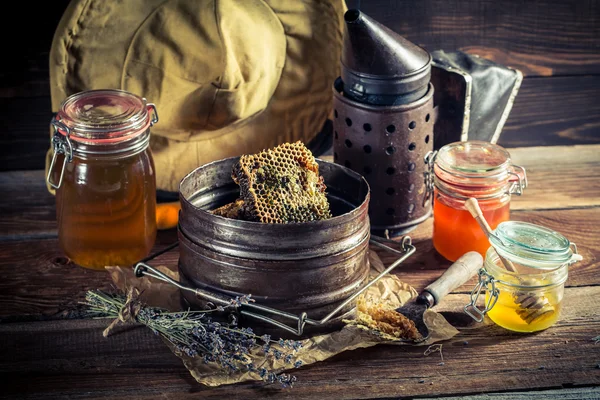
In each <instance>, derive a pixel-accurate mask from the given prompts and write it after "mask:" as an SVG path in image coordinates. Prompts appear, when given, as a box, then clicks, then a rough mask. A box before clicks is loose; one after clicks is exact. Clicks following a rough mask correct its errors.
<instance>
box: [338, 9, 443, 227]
mask: <svg viewBox="0 0 600 400" xmlns="http://www.w3.org/2000/svg"><path fill="white" fill-rule="evenodd" d="M344 19H345V21H346V31H345V36H344V43H343V50H342V60H341V61H342V66H341V67H342V68H341V77H339V78H338V79H337V80H336V81H335V83H334V121H333V127H334V141H333V142H334V144H333V149H334V160H335V162H336V163H338V164H341V165H345V166H346V167H348V168H351V169H353V170H354V171H356V172H358V173H360V174H361V175H363V176H364V177H365V178H366V179H367V181H368V183H369V185H370V187H371V205H370V209H369V218H370V220H371V228H372V231H374V232H375V233H376V234H379V235H386V236H397V235H400V234H403V233H405V232H407V231H409V230H411V229H412V228H414V227H415V226H416V225H418V224H419V223H421V222H423V221H424V220H426V219H427V218H428V217H429V216H430V215H431V193H430V191H429V190H428V185H427V184H426V181H427V180H428V176H429V175H428V171H429V167H428V158H429V156H428V155H429V154H431V152H432V150H433V126H434V122H435V119H436V118H435V117H436V115H435V114H436V109H434V103H433V90H434V89H433V85H432V84H431V83H430V78H431V60H432V59H431V55H430V54H429V53H428V52H427V51H426V50H425V49H423V48H421V47H419V46H417V45H415V44H413V43H411V42H409V41H408V40H406V39H404V38H403V37H401V36H400V35H398V34H396V33H395V32H393V31H392V30H390V29H388V28H386V27H385V26H383V25H381V24H379V23H378V22H376V21H375V20H373V19H371V18H369V17H368V16H366V15H365V14H363V13H361V12H360V11H358V10H349V11H347V12H346V14H345V15H344Z"/></svg>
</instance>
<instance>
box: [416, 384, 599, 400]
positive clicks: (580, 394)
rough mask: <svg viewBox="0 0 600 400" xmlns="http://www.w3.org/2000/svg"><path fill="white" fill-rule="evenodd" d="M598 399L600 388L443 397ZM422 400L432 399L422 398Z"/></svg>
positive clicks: (468, 399)
mask: <svg viewBox="0 0 600 400" xmlns="http://www.w3.org/2000/svg"><path fill="white" fill-rule="evenodd" d="M598 398H600V387H598V386H596V387H591V388H588V387H583V388H575V389H560V390H541V391H537V390H536V391H533V392H509V393H486V394H478V395H473V396H460V397H454V396H453V397H444V400H529V399H534V400H537V399H546V400H597V399H598ZM423 399H424V400H428V399H432V397H423Z"/></svg>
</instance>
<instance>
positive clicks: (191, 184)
mask: <svg viewBox="0 0 600 400" xmlns="http://www.w3.org/2000/svg"><path fill="white" fill-rule="evenodd" d="M237 160H238V158H230V159H226V160H221V161H217V162H214V163H211V164H207V165H205V166H202V167H200V168H198V169H196V170H194V171H193V172H191V173H190V174H189V175H187V176H186V177H185V178H184V179H183V180H182V181H181V185H180V199H181V207H182V208H181V214H180V220H179V242H180V244H179V247H180V259H179V272H180V280H181V281H182V282H183V283H185V284H187V285H188V286H192V287H195V288H201V289H204V290H206V291H209V292H212V293H216V294H220V295H226V296H232V297H235V296H242V295H244V294H248V293H251V294H252V298H254V299H255V300H256V303H257V304H261V305H265V306H268V307H273V308H277V309H279V310H282V311H287V312H291V313H295V314H298V313H299V312H300V311H306V312H307V313H308V314H309V316H310V317H311V318H313V319H314V318H320V317H322V316H325V315H327V314H328V313H329V312H331V311H332V310H334V309H335V308H336V307H337V306H338V305H340V304H341V303H342V302H343V301H344V300H346V299H347V298H348V297H350V296H351V295H352V294H354V293H355V292H356V291H357V290H358V289H360V287H361V286H363V284H364V283H365V281H366V279H367V276H368V271H369V261H368V245H369V238H370V233H369V217H368V206H369V186H368V184H367V182H366V181H365V180H364V178H362V177H361V176H360V175H359V174H356V173H354V172H353V171H350V170H348V169H346V168H344V167H341V166H339V165H336V164H333V163H328V162H324V161H319V172H320V174H321V175H322V176H323V177H324V179H325V183H326V185H327V193H328V199H329V202H330V205H331V210H332V212H333V214H334V217H333V218H331V219H328V220H323V221H313V222H308V223H291V224H263V223H259V222H249V221H240V220H234V219H229V218H224V217H220V216H216V215H213V214H211V213H209V212H207V211H206V210H212V209H215V208H217V207H219V206H222V205H224V204H227V203H229V202H232V201H234V200H235V199H236V198H237V197H238V196H239V187H238V186H237V185H236V184H235V183H234V182H233V180H232V179H231V170H232V167H233V165H234V163H235V162H236V161H237ZM182 293H183V295H184V297H185V299H186V300H187V301H188V302H189V303H190V304H191V305H193V306H197V307H202V306H204V305H205V304H204V303H203V301H201V300H200V299H198V298H197V297H195V296H194V295H193V293H190V292H185V291H184V292H182ZM352 309H353V305H352V304H349V305H348V306H347V307H346V308H345V309H344V310H343V311H342V313H341V315H340V316H338V317H337V318H334V319H332V320H330V321H329V322H328V323H327V324H326V325H325V326H322V327H319V328H320V329H319V331H321V330H331V329H335V328H336V327H338V326H339V325H340V322H341V320H342V319H343V318H347V317H348V316H349V314H350V313H351V311H352ZM316 329H317V328H315V327H310V328H308V327H307V333H312V332H315V330H316Z"/></svg>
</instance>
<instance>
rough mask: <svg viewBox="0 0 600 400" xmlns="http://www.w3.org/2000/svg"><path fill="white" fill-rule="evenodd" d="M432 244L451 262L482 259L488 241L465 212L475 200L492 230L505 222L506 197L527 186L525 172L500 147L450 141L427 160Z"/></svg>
mask: <svg viewBox="0 0 600 400" xmlns="http://www.w3.org/2000/svg"><path fill="white" fill-rule="evenodd" d="M433 184H434V202H433V245H434V247H435V249H436V250H437V251H438V253H440V254H441V255H442V256H444V257H445V258H447V259H448V260H450V261H456V260H457V259H458V258H459V257H460V256H462V255H463V254H465V253H467V252H469V251H477V252H479V253H480V254H481V255H482V256H484V257H485V254H486V251H487V248H488V247H489V242H488V239H487V237H486V235H485V233H483V232H482V231H481V228H480V227H479V225H478V224H477V222H476V221H475V219H473V217H472V216H471V214H470V213H469V212H468V211H467V210H466V209H465V201H466V200H467V199H468V198H470V197H474V198H476V199H477V200H478V202H479V205H480V207H481V209H482V211H483V215H484V217H485V219H486V220H487V221H488V223H489V224H490V226H491V228H492V229H494V228H496V227H497V226H498V224H499V223H501V222H503V221H508V220H509V217H510V199H511V195H512V194H517V195H520V194H521V193H522V192H523V190H524V189H525V188H526V186H527V177H526V174H525V169H524V168H522V167H520V166H518V165H514V164H513V163H512V162H511V159H510V154H509V153H508V152H507V151H506V150H505V149H504V148H502V147H500V146H498V145H495V144H492V143H489V142H481V141H470V142H456V143H450V144H448V145H446V146H444V147H442V148H441V149H440V150H439V151H438V152H437V155H435V159H434V161H433Z"/></svg>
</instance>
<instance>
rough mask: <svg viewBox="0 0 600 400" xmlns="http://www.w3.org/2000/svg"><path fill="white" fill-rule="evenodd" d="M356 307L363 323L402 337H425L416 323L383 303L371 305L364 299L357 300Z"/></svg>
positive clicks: (415, 338)
mask: <svg viewBox="0 0 600 400" xmlns="http://www.w3.org/2000/svg"><path fill="white" fill-rule="evenodd" d="M356 308H357V310H358V314H357V320H358V322H359V323H360V324H361V325H364V326H367V327H368V328H370V329H373V330H376V331H379V332H383V333H385V334H387V335H390V336H393V337H396V338H400V339H410V340H420V339H422V338H423V336H422V335H421V334H420V333H419V331H418V330H417V327H416V325H415V323H414V322H413V321H411V320H410V319H408V318H406V317H405V316H404V315H402V314H401V313H399V312H397V311H396V310H392V309H389V308H386V307H385V306H384V305H382V304H377V305H375V306H370V305H368V304H367V302H366V301H364V299H361V300H359V301H358V302H357V304H356Z"/></svg>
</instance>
